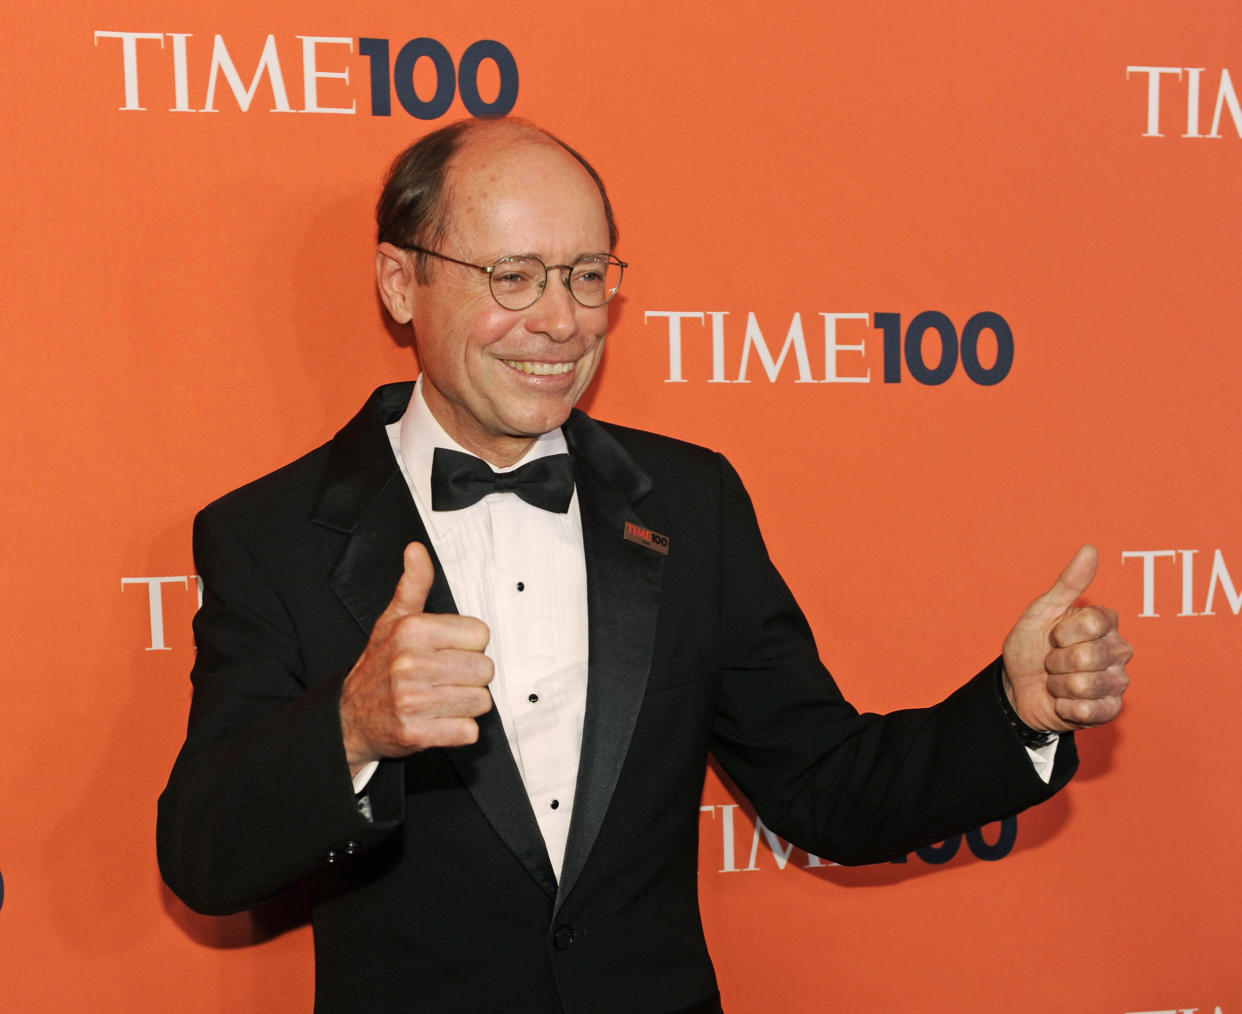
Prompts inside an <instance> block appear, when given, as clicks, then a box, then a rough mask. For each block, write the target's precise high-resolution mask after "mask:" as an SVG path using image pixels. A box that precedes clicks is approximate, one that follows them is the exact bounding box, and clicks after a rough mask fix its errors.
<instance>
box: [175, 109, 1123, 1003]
mask: <svg viewBox="0 0 1242 1014" xmlns="http://www.w3.org/2000/svg"><path fill="white" fill-rule="evenodd" d="M378 217H379V221H380V244H379V248H378V252H377V255H376V274H377V281H378V285H379V290H380V295H381V297H382V299H383V301H384V304H385V306H386V307H387V308H388V310H389V312H390V313H391V314H392V316H393V317H394V319H395V320H396V321H397V322H398V323H401V324H410V325H411V326H412V327H413V331H414V337H415V342H416V345H417V350H418V358H419V363H420V366H421V368H422V376H421V379H420V381H419V384H418V385H417V387H416V388H412V385H409V384H404V385H392V386H389V387H385V388H381V389H380V390H379V391H377V392H376V393H375V395H373V396H372V399H371V400H370V401H369V402H368V403H367V405H366V406H365V407H364V408H363V410H362V411H361V412H360V413H359V415H358V416H356V417H355V418H354V419H353V420H352V421H351V422H350V423H349V424H348V425H347V426H346V427H345V428H344V429H343V430H341V432H340V433H339V434H338V435H337V437H336V438H335V439H334V440H333V441H332V442H331V443H330V444H329V445H327V446H325V447H323V448H320V449H319V450H317V451H314V452H312V453H311V454H310V455H308V456H306V457H304V458H302V459H300V460H299V461H296V462H294V463H293V464H291V465H289V466H287V467H286V468H284V469H282V470H280V471H278V472H276V473H274V474H273V475H270V476H268V477H266V478H265V479H261V480H259V481H258V482H257V483H254V484H251V485H250V486H248V487H245V488H243V489H241V490H238V491H236V492H234V493H233V494H230V495H229V496H228V497H225V498H224V499H223V500H221V501H219V502H217V503H216V504H213V505H212V506H211V507H209V508H208V509H207V510H205V511H204V512H203V513H202V514H201V515H200V517H199V519H198V521H197V523H196V528H195V556H196V560H197V563H198V566H199V573H200V574H202V575H203V578H204V581H205V597H204V603H203V608H202V610H201V611H200V613H199V615H198V616H197V617H196V619H195V633H196V638H197V642H198V649H199V650H198V660H197V664H196V666H195V671H194V685H195V689H194V700H193V705H192V707H191V714H190V731H189V734H188V737H187V740H186V744H185V746H184V748H183V750H182V752H181V755H180V757H179V758H178V760H177V763H176V766H175V768H174V770H173V773H172V776H171V778H170V781H169V785H168V788H167V790H166V791H165V793H164V795H163V796H162V798H161V801H160V819H159V852H160V862H161V869H162V871H163V874H164V877H165V879H166V880H167V882H168V883H169V884H170V885H171V886H172V887H173V889H174V890H175V891H176V892H177V893H178V894H179V895H180V896H181V897H182V898H183V899H184V900H185V901H186V902H187V903H188V904H189V905H191V907H193V908H196V909H198V910H200V911H204V912H213V913H225V912H232V911H236V910H239V909H242V908H245V907H248V906H251V905H254V904H256V903H258V902H260V901H262V900H264V899H265V898H267V897H270V896H272V895H274V894H276V893H277V892H279V891H280V890H282V889H283V888H285V887H286V886H288V885H290V884H293V883H294V882H297V881H301V880H307V881H308V882H309V886H310V890H311V894H312V898H313V906H314V908H313V922H314V929H315V955H316V1010H317V1011H322V1012H337V1011H340V1012H345V1011H366V1012H369V1014H370V1012H385V1011H436V1012H441V1011H462V1012H467V1011H468V1012H471V1014H476V1012H478V1011H484V1010H504V1011H506V1012H549V1011H550V1012H557V1011H564V1012H566V1014H577V1012H591V1014H595V1012H651V1014H663V1012H670V1014H672V1012H683V1014H691V1012H715V1011H719V1010H720V1006H719V1004H720V1000H719V995H718V993H717V989H716V983H715V977H714V973H713V970H712V966H711V961H710V959H709V957H708V954H707V950H706V947H705V944H704V941H703V935H702V929H701V925H700V921H699V913H698V900H697V883H696V877H695V873H696V863H697V830H698V804H699V795H700V792H701V789H702V784H703V777H704V771H705V765H706V761H707V755H708V752H709V750H710V751H712V752H714V754H715V755H716V757H717V758H718V759H719V760H720V762H721V763H722V765H723V766H724V767H725V768H726V769H727V770H728V772H729V774H730V775H731V776H732V777H733V778H734V780H735V781H736V782H737V784H738V785H739V786H740V787H741V788H742V789H743V790H744V791H745V792H746V793H747V795H748V796H749V797H750V798H751V800H752V801H753V802H754V803H755V805H756V807H757V809H758V811H759V813H760V815H761V816H762V818H763V820H764V822H765V823H766V824H767V825H768V826H769V827H771V828H773V829H774V830H775V831H777V832H778V833H780V834H782V835H783V836H784V837H786V838H787V839H788V840H790V841H793V842H796V843H798V844H799V845H801V846H803V847H805V848H807V849H809V850H810V851H813V852H815V853H816V854H818V855H822V856H827V857H830V858H833V859H835V860H838V861H842V862H850V863H857V862H871V861H881V860H886V859H889V858H891V857H893V856H895V855H899V854H904V853H906V852H908V851H910V850H911V849H912V848H915V847H917V846H921V845H924V844H928V843H931V842H934V841H938V840H941V839H943V838H945V837H947V836H949V835H950V834H953V833H957V832H961V831H964V830H968V829H971V828H974V827H977V826H979V825H982V824H984V823H986V822H988V821H991V820H995V819H1000V818H1001V817H1004V816H1006V815H1008V814H1011V813H1014V812H1017V811H1018V810H1020V809H1023V808H1025V807H1027V806H1030V805H1032V804H1034V803H1036V802H1039V801H1041V800H1043V799H1045V798H1047V797H1048V796H1049V795H1051V794H1052V793H1053V792H1055V791H1056V790H1057V789H1058V788H1060V787H1061V786H1062V785H1064V784H1065V783H1066V782H1067V781H1068V779H1069V778H1070V776H1071V775H1072V773H1073V770H1074V767H1075V765H1076V754H1075V749H1074V743H1073V738H1072V736H1071V735H1068V733H1070V732H1072V730H1074V729H1078V728H1083V727H1086V726H1090V725H1096V724H1100V723H1102V722H1106V721H1110V720H1111V719H1112V718H1114V717H1115V716H1116V715H1117V714H1118V712H1119V711H1120V706H1121V694H1122V693H1123V692H1124V690H1125V687H1126V683H1127V677H1126V675H1125V663H1126V661H1127V660H1128V658H1129V656H1130V648H1129V646H1128V645H1127V644H1126V642H1125V641H1124V640H1122V639H1121V637H1120V636H1119V635H1118V633H1117V630H1116V616H1115V614H1113V613H1111V612H1109V611H1108V610H1104V609H1101V608H1087V609H1076V608H1075V607H1074V602H1075V600H1076V599H1077V597H1078V596H1079V595H1080V594H1081V592H1082V591H1083V589H1085V587H1086V585H1087V584H1088V582H1089V581H1090V579H1091V577H1092V574H1093V572H1094V567H1095V555H1094V550H1091V549H1090V548H1084V549H1083V550H1082V551H1080V553H1079V554H1078V556H1077V557H1075V559H1074V561H1073V562H1072V563H1071V564H1070V566H1069V567H1068V568H1067V569H1066V570H1065V572H1064V573H1063V574H1062V576H1061V578H1059V579H1058V581H1057V583H1056V584H1055V585H1054V587H1053V588H1052V590H1051V591H1049V592H1048V593H1046V594H1045V595H1043V596H1041V597H1040V598H1039V599H1036V600H1035V602H1034V603H1033V604H1032V605H1031V606H1030V607H1029V608H1028V609H1027V610H1026V612H1025V613H1024V614H1023V616H1022V617H1021V618H1020V619H1019V621H1018V623H1017V625H1016V626H1015V627H1014V629H1013V630H1012V631H1011V632H1010V634H1009V636H1008V637H1007V638H1006V640H1005V644H1004V652H1003V662H1002V660H1000V659H998V660H997V662H995V663H994V664H993V665H991V666H989V667H988V669H986V670H985V671H984V672H983V673H980V674H979V675H978V676H976V677H975V678H974V679H972V680H971V681H970V682H968V683H967V684H966V685H965V686H964V687H963V688H962V689H961V690H959V691H957V692H956V693H955V694H953V695H952V696H951V697H950V698H948V699H947V700H946V701H944V702H942V703H941V704H940V705H937V706H936V707H934V708H930V709H922V710H915V711H906V712H898V713H894V714H893V715H889V716H877V715H859V714H858V713H857V712H856V711H855V710H854V709H853V708H851V707H850V706H849V705H848V704H847V703H846V702H845V701H844V700H843V699H842V698H841V696H840V694H839V692H838V691H837V689H836V687H835V685H834V684H833V682H832V680H831V677H830V676H829V675H828V674H827V672H826V671H825V670H824V669H823V667H822V666H821V665H820V663H819V661H818V658H817V655H816V651H815V646H814V643H813V641H812V637H811V634H810V630H809V628H808V626H807V624H806V621H805V620H804V618H803V617H802V615H801V613H800V612H799V610H798V608H797V606H796V604H795V603H794V601H793V599H792V597H791V596H790V594H789V592H788V590H787V589H786V587H785V585H784V584H783V582H782V581H781V579H780V577H779V576H778V575H777V573H776V572H775V570H774V569H773V567H772V565H771V563H770V561H769V560H768V557H767V553H766V551H765V549H764V546H763V542H762V539H761V537H760V535H759V531H758V526H757V524H756V522H755V519H754V516H753V512H752V510H751V507H750V503H749V500H748V498H747V497H746V494H745V491H744V490H743V488H742V486H741V483H740V481H739V480H738V478H737V476H736V475H735V473H734V472H733V470H732V469H731V468H730V467H729V465H728V464H727V463H726V462H725V461H724V459H723V458H720V457H719V456H717V455H715V454H712V453H711V452H709V451H706V450H703V449H701V448H697V447H692V446H690V445H687V444H683V443H680V442H677V441H673V440H669V439H666V438H662V437H657V436H654V435H652V434H647V433H641V432H638V431H634V430H626V429H621V428H618V427H611V426H605V425H602V424H599V423H596V422H594V421H593V420H591V419H589V418H587V417H586V416H584V415H582V414H581V413H578V412H576V411H574V409H573V406H574V403H575V402H576V401H577V400H578V398H579V397H580V396H581V394H582V393H583V391H584V390H585V389H586V387H587V385H588V384H589V383H590V381H591V378H592V376H593V375H594V373H595V370H596V369H597V367H598V365H599V361H600V357H601V355H602V353H603V346H604V336H605V332H606V330H607V324H608V308H607V301H608V300H609V299H610V298H611V296H612V295H613V294H614V293H615V290H616V286H617V285H619V284H620V278H621V271H622V270H623V267H624V266H623V265H622V264H621V263H620V262H619V261H617V260H616V258H615V257H614V256H613V253H612V251H613V248H614V245H615V240H616V230H615V226H614V225H613V223H612V214H611V209H610V207H609V205H608V201H607V197H606V195H605V192H604V188H603V185H602V184H601V183H600V181H599V178H598V176H596V175H595V173H594V171H593V170H592V169H590V167H589V166H588V165H587V164H586V163H585V162H584V161H583V160H582V159H581V158H580V157H579V156H577V155H576V153H574V152H572V150H570V149H568V148H567V147H565V146H564V145H563V144H561V143H560V142H559V141H557V140H555V139H554V138H551V137H549V136H548V135H547V134H545V133H543V132H541V131H539V130H537V129H535V128H533V127H531V126H530V125H527V124H523V123H519V122H514V121H492V122H481V121H473V122H466V123H461V124H455V125H453V126H451V127H447V128H444V129H442V130H440V131H437V132H436V133H434V134H431V135H429V136H428V137H426V138H424V139H423V140H421V141H420V142H419V143H418V144H416V145H414V146H413V147H412V148H411V149H409V150H408V151H407V152H405V153H404V154H403V155H402V156H401V158H399V159H398V161H397V163H395V165H394V168H393V170H392V172H391V174H390V178H389V181H388V183H387V185H386V187H385V192H384V195H383V197H382V198H381V200H380V205H379V213H378ZM539 262H542V264H541V263H539ZM545 265H546V268H545V267H544V266H545ZM566 453H567V454H568V455H569V457H568V458H567V457H565V454H566ZM477 459H482V462H486V463H488V465H490V466H491V468H487V467H483V466H482V464H481V462H480V461H479V460H477ZM515 465H520V466H521V468H520V469H514V468H513V467H512V466H515ZM450 466H452V467H455V468H456V469H457V471H456V472H450ZM532 468H533V470H534V471H535V472H537V473H539V474H538V475H536V476H534V478H532V477H531V471H530V469H532ZM493 470H500V476H501V477H500V480H499V482H498V483H497V481H496V478H495V475H494V472H493ZM471 488H473V489H474V493H473V495H470V494H469V492H468V491H469V489H471ZM515 492H516V494H517V495H515ZM479 496H481V497H482V498H481V499H478V497H479ZM528 498H529V499H532V500H535V501H538V503H537V504H531V503H528V502H527V499H528ZM394 587H395V592H394V590H393V589H394ZM1058 734H1062V735H1058Z"/></svg>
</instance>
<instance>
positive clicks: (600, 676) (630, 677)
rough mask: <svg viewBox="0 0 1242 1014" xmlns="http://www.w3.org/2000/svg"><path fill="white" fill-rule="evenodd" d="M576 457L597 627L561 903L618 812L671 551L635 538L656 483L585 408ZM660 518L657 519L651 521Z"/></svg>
mask: <svg viewBox="0 0 1242 1014" xmlns="http://www.w3.org/2000/svg"><path fill="white" fill-rule="evenodd" d="M565 435H566V439H567V440H568V442H569V445H570V450H571V451H572V452H573V454H574V462H575V478H576V482H577V490H578V506H579V510H580V511H581V515H582V540H583V548H584V550H585V552H586V567H587V616H588V624H589V630H590V654H589V661H588V683H587V705H586V717H585V720H584V723H583V729H582V753H581V760H580V762H579V766H578V784H577V790H576V793H575V797H574V812H573V817H572V819H571V823H570V828H569V841H568V843H567V846H566V852H565V864H564V868H563V869H562V871H561V883H560V891H559V894H558V895H557V907H558V908H559V906H560V904H561V903H562V902H563V901H564V899H565V898H566V897H567V896H568V895H569V892H570V891H571V890H572V889H573V886H574V884H575V883H576V882H577V879H578V877H579V875H580V874H581V873H582V869H583V867H584V866H585V865H586V860H587V856H588V855H589V854H590V851H591V848H592V846H593V845H594V844H595V839H596V836H597V835H598V834H599V829H600V825H601V824H602V823H603V821H604V815H605V814H606V813H607V811H608V805H609V803H610V801H611V800H612V794H613V791H614V790H615V788H616V785H617V779H618V778H619V777H620V774H621V766H622V764H623V763H624V762H625V757H626V753H627V751H628V750H629V745H630V740H631V738H632V736H633V733H634V726H635V724H636V723H637V721H638V712H639V709H640V707H641V706H642V701H643V694H644V692H645V691H646V687H647V675H648V673H649V671H650V668H651V654H652V648H653V646H654V643H655V629H656V619H657V616H658V614H659V608H660V580H661V575H662V572H663V562H664V557H663V556H661V555H660V554H659V553H656V552H654V551H652V550H651V549H648V548H646V547H645V546H640V545H636V544H635V543H633V542H627V541H626V540H625V539H624V538H623V537H622V534H623V532H624V530H625V523H626V522H627V521H630V522H634V523H636V524H638V525H640V526H642V527H648V525H647V523H646V521H644V519H643V518H641V517H640V516H639V515H638V514H637V513H636V511H635V509H634V504H635V503H637V502H638V501H640V500H641V499H642V498H643V497H644V496H646V494H647V493H648V492H650V490H651V481H650V479H649V478H648V477H647V475H646V474H645V473H644V472H643V471H642V470H641V469H640V468H639V467H638V465H637V464H635V462H634V461H633V459H632V458H630V456H629V455H628V454H627V453H626V451H625V450H624V449H623V448H622V447H621V446H620V445H619V444H618V443H617V442H616V441H615V440H614V439H613V438H612V437H611V436H609V435H608V433H607V432H605V431H604V430H603V429H602V428H601V427H600V426H599V425H598V424H597V423H595V422H594V421H593V420H591V419H589V418H587V417H586V416H584V415H582V414H581V413H577V412H575V413H574V415H573V416H572V417H571V420H570V422H569V423H567V424H566V427H565ZM651 520H654V519H651Z"/></svg>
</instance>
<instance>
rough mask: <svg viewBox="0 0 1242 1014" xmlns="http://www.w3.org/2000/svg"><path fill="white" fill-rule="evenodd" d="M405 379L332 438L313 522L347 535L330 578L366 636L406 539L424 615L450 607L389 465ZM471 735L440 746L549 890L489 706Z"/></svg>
mask: <svg viewBox="0 0 1242 1014" xmlns="http://www.w3.org/2000/svg"><path fill="white" fill-rule="evenodd" d="M412 390H413V385H412V384H393V385H389V386H386V387H381V388H380V389H379V390H378V391H376V392H375V394H374V395H372V397H371V399H370V401H368V402H367V404H366V406H364V408H363V409H362V411H361V412H360V413H359V414H358V415H357V416H355V417H354V418H353V419H352V420H351V421H350V422H349V423H348V424H347V425H346V426H345V428H344V429H342V430H341V432H340V433H338V434H337V436H336V438H335V440H333V443H332V448H331V451H330V457H329V464H328V472H327V476H326V478H325V480H324V484H323V489H322V491H321V493H320V497H319V502H318V504H317V505H316V508H315V511H314V513H313V514H312V517H311V520H312V521H314V522H316V523H317V524H322V525H325V526H327V527H329V528H334V529H336V530H337V531H340V532H343V533H346V534H347V535H348V537H349V538H348V541H347V543H346V546H345V549H344V551H343V552H342V553H341V556H340V558H339V559H338V560H337V562H336V566H335V567H334V568H333V571H332V573H331V575H330V577H329V582H330V584H331V585H332V588H333V589H334V590H335V592H336V594H337V595H338V596H339V597H340V599H341V601H342V602H343V603H344V604H345V606H346V608H347V609H348V610H349V612H350V614H351V615H352V616H353V617H354V620H355V621H356V622H357V623H358V626H359V627H360V628H361V629H362V632H363V634H364V635H366V636H370V633H371V628H372V627H373V626H374V625H375V621H376V620H377V619H379V617H380V614H381V613H382V612H383V611H384V609H385V608H387V606H388V603H389V602H390V601H391V599H392V595H393V592H394V591H395V590H396V587H397V582H398V581H399V580H400V578H401V573H402V570H403V566H404V565H403V562H402V558H403V553H404V551H405V547H406V545H408V544H409V543H411V542H421V543H422V544H423V545H424V546H426V547H427V552H428V553H429V554H430V556H431V560H432V563H433V565H434V567H435V578H434V579H433V582H432V586H431V590H430V592H429V593H428V595H427V604H426V611H427V612H429V613H455V612H457V606H456V603H455V602H454V601H453V594H452V592H451V591H450V589H449V586H448V581H447V580H446V579H445V577H444V570H443V568H442V567H441V566H440V561H439V560H438V559H437V558H436V554H435V550H434V549H432V548H431V542H430V539H429V538H428V537H427V529H426V527H425V526H424V525H423V521H422V518H421V517H419V514H418V508H417V507H416V506H415V505H414V499H413V497H412V496H411V495H410V490H409V487H408V486H407V485H406V483H405V479H404V477H403V476H402V475H401V472H400V470H399V468H398V467H397V462H396V458H395V456H394V455H393V452H392V445H391V443H390V442H389V440H388V436H387V434H386V433H385V432H384V429H383V427H384V426H385V425H387V424H388V423H391V422H395V421H396V420H397V419H399V418H400V417H401V414H402V413H403V412H404V411H405V406H406V405H407V404H408V402H409V399H410V394H411V393H412ZM478 723H479V738H478V740H477V742H475V743H473V744H471V745H470V746H462V747H453V748H452V749H446V750H445V751H444V753H445V756H446V757H447V758H448V760H449V761H450V763H452V765H453V767H454V768H455V769H456V771H457V773H458V776H459V777H460V778H461V780H462V782H463V783H464V784H465V786H466V788H467V789H468V790H469V791H470V794H471V795H472V796H473V797H474V800H475V802H476V804H477V805H478V806H479V808H480V809H481V810H482V811H483V813H484V815H485V816H486V817H487V819H488V822H489V823H490V824H491V825H492V827H493V828H494V829H495V831H496V833H497V834H498V835H499V836H500V838H501V839H502V840H503V841H504V842H505V843H506V844H507V845H508V847H509V848H510V849H511V850H512V851H513V854H514V855H515V856H517V858H518V859H519V860H520V861H521V863H522V864H523V865H524V866H525V867H526V869H527V870H528V871H529V873H530V875H531V876H532V877H534V879H535V880H536V882H538V883H539V885H540V886H541V887H542V888H543V889H544V890H545V891H546V892H547V894H548V895H549V896H552V895H554V894H555V893H556V876H555V874H554V873H553V871H552V864H551V862H550V861H549V859H548V853H547V849H546V848H545V847H544V843H543V837H542V835H541V834H540V832H539V825H538V823H537V822H536V820H535V814H534V811H533V810H532V809H531V806H530V800H529V798H528V797H527V795H526V789H525V787H524V786H523V784H522V778H521V776H520V775H519V774H518V770H517V765H516V764H515V763H514V761H513V753H512V751H511V750H510V749H509V743H508V740H507V739H506V737H505V733H504V728H503V727H502V725H501V722H500V718H499V716H498V715H497V714H496V709H495V708H494V707H493V708H492V710H490V711H489V712H487V713H486V714H485V715H483V716H481V717H480V718H479V719H478Z"/></svg>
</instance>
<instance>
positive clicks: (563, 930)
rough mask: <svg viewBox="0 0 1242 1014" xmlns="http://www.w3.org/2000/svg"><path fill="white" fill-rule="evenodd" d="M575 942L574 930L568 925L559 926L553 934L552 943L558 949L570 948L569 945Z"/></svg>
mask: <svg viewBox="0 0 1242 1014" xmlns="http://www.w3.org/2000/svg"><path fill="white" fill-rule="evenodd" d="M573 942H574V931H573V930H572V929H570V927H568V926H557V927H556V932H555V933H553V934H552V944H553V946H555V947H556V949H557V950H558V951H567V950H569V945H570V944H572V943H573Z"/></svg>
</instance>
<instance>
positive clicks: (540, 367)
mask: <svg viewBox="0 0 1242 1014" xmlns="http://www.w3.org/2000/svg"><path fill="white" fill-rule="evenodd" d="M501 362H503V363H504V364H505V365H506V366H508V367H510V368H511V369H514V370H518V371H519V372H521V373H527V374H530V375H531V376H532V377H559V376H561V375H562V374H564V373H571V372H572V371H573V368H574V365H575V364H574V363H531V362H525V361H523V360H518V359H503V360H501Z"/></svg>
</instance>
